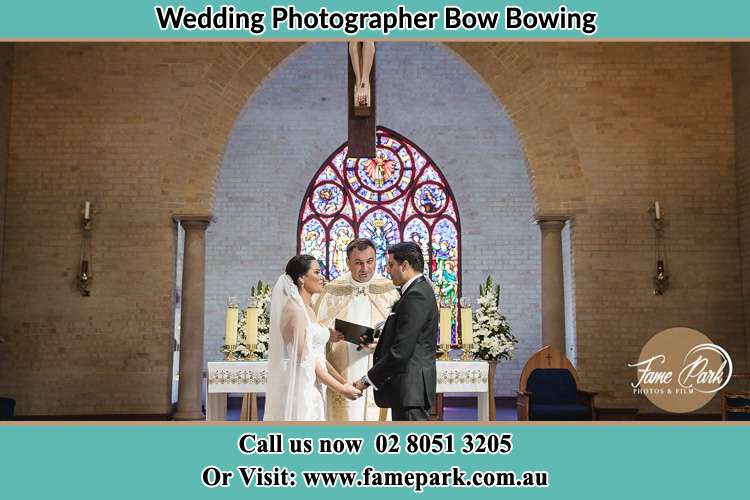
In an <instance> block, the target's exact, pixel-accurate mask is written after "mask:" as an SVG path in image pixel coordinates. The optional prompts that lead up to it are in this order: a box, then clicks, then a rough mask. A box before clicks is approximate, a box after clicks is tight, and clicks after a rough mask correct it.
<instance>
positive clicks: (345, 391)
mask: <svg viewBox="0 0 750 500" xmlns="http://www.w3.org/2000/svg"><path fill="white" fill-rule="evenodd" d="M340 392H341V394H342V395H343V396H344V397H345V398H346V399H349V400H352V401H354V400H355V399H358V398H359V397H360V396H362V389H359V388H357V387H356V385H352V384H345V385H344V387H342V389H341V391H340Z"/></svg>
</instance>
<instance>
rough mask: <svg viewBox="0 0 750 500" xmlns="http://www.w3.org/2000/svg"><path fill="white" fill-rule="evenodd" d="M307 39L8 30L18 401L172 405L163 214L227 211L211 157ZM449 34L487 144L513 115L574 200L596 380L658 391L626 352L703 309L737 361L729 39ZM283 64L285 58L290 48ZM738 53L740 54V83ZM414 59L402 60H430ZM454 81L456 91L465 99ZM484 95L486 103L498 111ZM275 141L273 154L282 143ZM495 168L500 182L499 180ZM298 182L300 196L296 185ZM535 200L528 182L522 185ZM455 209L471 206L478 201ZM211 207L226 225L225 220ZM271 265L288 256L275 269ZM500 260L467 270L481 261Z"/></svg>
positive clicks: (560, 189) (638, 402) (4, 355)
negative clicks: (59, 35) (83, 242)
mask: <svg viewBox="0 0 750 500" xmlns="http://www.w3.org/2000/svg"><path fill="white" fill-rule="evenodd" d="M405 45H409V44H405ZM297 47H299V44H249V43H248V44H245V43H243V44H67V45H66V44H18V45H16V50H15V54H14V76H13V85H12V111H11V123H12V128H11V134H10V146H9V149H10V152H9V163H8V181H7V198H8V205H7V211H6V214H5V215H6V217H5V228H6V240H5V245H4V250H3V254H4V255H3V277H2V297H3V299H2V304H1V305H0V329H1V331H2V335H3V336H5V337H6V342H5V343H4V344H3V347H2V348H0V366H2V369H3V374H2V378H1V379H0V393H3V394H5V395H9V396H12V397H15V398H16V399H17V400H18V407H17V410H18V413H19V414H25V415H34V414H37V415H44V414H84V413H163V412H166V411H168V407H169V400H170V398H169V383H170V380H171V377H170V371H169V366H170V359H171V352H170V345H171V340H170V339H171V336H172V327H173V324H172V317H173V316H172V305H173V294H174V282H175V243H174V241H175V232H174V227H173V224H172V222H171V215H172V214H173V213H176V212H183V213H185V212H191V213H200V212H210V211H211V210H212V209H213V208H214V201H216V202H217V204H216V209H217V212H219V211H220V208H221V206H220V204H219V201H220V197H219V196H217V197H216V200H214V193H215V192H216V193H217V195H219V194H220V193H222V192H224V191H223V190H221V189H217V188H219V187H220V186H219V185H218V184H216V183H217V182H218V183H220V182H223V175H224V174H223V172H222V176H218V175H217V174H218V172H219V168H220V166H221V165H222V161H223V153H224V152H225V151H226V152H227V156H226V160H227V161H230V160H231V157H230V155H231V150H232V148H231V147H229V148H228V147H227V146H228V142H227V141H228V139H229V138H230V137H232V135H233V134H235V133H237V131H238V130H239V129H238V128H233V127H235V124H238V123H242V119H241V117H242V116H243V115H242V113H243V109H244V110H245V111H244V112H249V113H252V112H253V106H254V105H255V102H254V101H255V100H254V99H253V100H249V99H250V97H251V96H253V93H254V91H255V89H256V88H257V87H258V86H259V85H260V84H261V83H263V82H265V81H268V82H270V81H271V80H270V79H269V80H265V79H266V78H267V77H268V75H269V74H271V75H272V76H271V78H273V73H272V72H273V71H274V70H275V69H276V68H277V67H278V66H279V64H280V63H281V62H282V61H283V60H284V59H285V58H286V57H287V56H288V55H290V54H291V53H292V52H293V51H294V50H295V49H296V48H297ZM447 47H448V48H449V49H450V50H452V51H453V52H455V53H456V54H457V55H458V56H460V57H461V58H462V59H464V60H465V61H466V62H467V63H468V64H469V65H470V66H471V67H472V68H473V70H474V71H476V75H477V77H478V79H480V80H481V81H482V82H483V83H484V84H485V85H486V86H487V88H488V89H489V91H490V92H487V93H486V94H484V95H485V96H486V95H488V94H489V95H490V96H491V94H492V93H494V94H495V96H497V99H498V100H499V102H500V103H502V113H501V112H498V113H496V114H495V115H494V116H497V121H496V122H494V123H487V122H482V123H481V124H480V125H481V127H476V129H477V130H483V131H489V130H495V131H497V134H498V135H497V136H496V141H497V144H496V147H497V148H500V149H502V145H503V144H506V140H509V139H510V138H511V137H512V134H511V133H510V131H511V130H512V129H511V128H510V127H508V126H507V125H506V124H507V122H504V121H503V119H504V118H503V116H505V117H507V119H508V120H509V122H510V124H512V126H513V128H514V129H515V132H514V133H515V135H516V137H517V140H518V143H520V148H521V151H522V153H523V156H525V163H526V164H527V165H528V167H527V168H528V178H529V181H530V187H531V189H530V192H531V199H533V207H534V208H535V210H536V211H538V212H540V213H546V214H548V213H566V214H570V215H572V216H573V217H574V221H573V224H572V231H571V232H570V240H571V247H572V252H571V258H570V260H571V262H572V263H573V264H572V273H571V275H570V277H571V283H574V285H575V311H576V318H575V319H576V321H575V328H576V335H577V343H576V346H575V347H576V357H577V362H578V368H579V371H580V374H581V377H582V379H583V380H584V383H585V386H586V388H587V389H589V390H595V391H599V392H600V394H601V397H600V404H601V405H604V406H614V405H619V406H638V407H641V408H643V409H645V410H652V409H653V407H652V406H651V405H650V404H649V403H647V402H645V400H643V399H642V398H635V397H633V396H632V394H631V393H630V391H629V385H628V384H629V382H630V381H631V380H632V379H633V376H634V373H633V371H632V369H629V368H627V363H628V362H632V361H633V360H635V359H636V358H637V356H638V352H639V351H640V348H641V346H642V345H643V344H644V343H645V342H646V340H647V339H648V338H650V337H651V336H652V335H653V334H654V333H656V332H658V331H660V330H662V329H664V328H667V327H671V326H677V325H681V326H690V327H693V328H697V329H699V330H701V331H703V332H705V333H706V334H707V335H709V336H710V337H711V338H712V339H713V340H714V341H716V342H718V343H720V344H721V345H723V346H725V347H727V349H728V350H729V351H730V353H731V354H732V356H733V358H734V359H735V362H736V364H738V365H744V364H745V359H746V351H745V349H746V348H745V346H746V338H745V328H744V317H743V299H742V286H741V278H740V274H741V273H740V271H741V265H740V252H739V231H738V227H739V226H740V222H739V220H738V213H739V214H744V212H745V206H746V203H745V201H744V200H745V199H744V198H743V195H744V196H747V195H746V191H747V190H746V188H744V187H743V186H745V183H744V180H743V179H744V167H743V165H745V164H746V162H744V160H743V158H745V156H746V155H744V153H743V152H742V151H744V150H743V149H742V148H741V147H740V148H738V155H737V159H738V161H739V163H740V166H741V169H740V171H739V172H738V171H737V169H735V147H734V144H735V137H734V134H735V127H737V131H738V132H737V133H738V143H739V142H740V141H739V137H740V134H741V132H740V130H744V129H742V123H744V122H743V120H738V123H739V125H738V124H737V123H735V119H734V110H735V109H739V108H740V107H741V103H742V102H744V101H742V100H741V99H740V98H736V99H735V103H734V109H733V100H732V88H733V83H732V53H731V48H730V46H729V45H727V44H662V45H660V44H611V45H607V44H594V43H592V44H588V43H587V44H448V45H447ZM305 50H309V51H313V50H314V48H310V49H305ZM384 50H387V49H384ZM410 50H416V49H410ZM425 50H427V51H428V53H430V52H429V49H425ZM736 50H741V51H745V52H746V48H744V47H743V48H741V49H736ZM432 53H434V54H437V55H439V57H442V58H444V60H445V62H446V64H450V63H451V61H454V60H453V59H450V58H448V57H447V56H445V55H444V51H442V49H441V50H435V51H433V52H432ZM735 54H737V53H735ZM741 54H744V52H741ZM303 55H304V51H302V52H301V53H300V56H299V57H300V58H301V57H303ZM415 55H417V56H419V55H420V54H415ZM422 55H424V54H422ZM742 57H746V56H744V55H743V56H742ZM300 60H301V59H300ZM418 63H419V64H418V65H417V66H416V68H423V69H426V67H427V66H429V64H428V61H425V60H422V61H418ZM287 64H288V65H292V64H295V58H292V59H289V61H288V63H287ZM743 64H745V63H744V62H742V61H739V62H738V61H737V56H736V55H735V64H734V66H735V77H736V80H737V81H739V82H742V81H743V80H741V79H737V78H741V77H737V75H739V74H740V71H739V69H738V68H741V67H743V66H742V65H743ZM284 67H285V66H280V67H278V72H279V73H281V72H282V71H283V70H284ZM403 71H404V73H403V74H404V75H405V76H406V77H408V78H418V77H419V76H420V74H419V73H418V72H414V71H411V70H403ZM380 75H381V76H382V73H380ZM453 77H454V76H451V75H450V74H445V75H442V78H445V79H446V80H447V79H449V78H453ZM466 78H469V77H468V76H467V77H466ZM470 80H471V79H470V78H469V79H468V80H466V81H470ZM415 85H418V86H421V85H424V83H422V82H420V83H418V84H415ZM737 85H738V84H735V87H737ZM301 87H302V86H300V91H302V90H303V89H302V88H301ZM438 88H440V87H438ZM472 88H477V87H476V86H475V87H472ZM480 88H481V87H480ZM291 89H292V90H294V89H295V88H294V87H291ZM462 90H463V89H461V88H455V89H452V93H453V94H454V95H457V96H458V95H459V94H460V92H462ZM393 91H394V92H403V93H405V94H404V95H408V91H409V89H408V88H406V89H399V88H398V86H396V87H394V90H393ZM736 94H737V95H738V96H740V95H741V92H736ZM260 95H261V93H258V96H260ZM294 97H295V96H294V95H291V96H288V99H287V100H285V101H284V102H282V103H280V104H279V105H280V106H283V107H293V106H298V110H299V114H301V115H307V111H306V110H309V109H310V108H312V109H315V110H318V109H322V107H324V104H322V103H317V102H316V103H315V104H313V103H312V102H304V103H303V102H300V103H295V102H294ZM478 99H479V97H477V95H475V94H471V95H466V96H463V95H461V96H460V97H456V98H454V99H453V100H451V101H449V104H450V108H449V109H450V110H451V111H452V110H453V108H454V107H458V108H459V109H466V108H464V107H463V106H464V104H463V103H464V102H465V101H468V104H469V105H473V106H476V105H477V103H478V102H481V101H479V100H478ZM424 100H425V101H427V102H425V103H421V104H423V105H425V106H426V108H425V109H430V106H432V107H433V108H434V107H435V106H438V105H439V101H438V100H437V99H436V98H434V97H430V98H426V99H424ZM436 101H437V102H436ZM248 103H249V105H248ZM459 104H460V105H459ZM246 105H248V107H245V106H246ZM415 107H417V106H415ZM446 109H448V108H446ZM493 109H497V107H494V108H493ZM742 109H744V108H742ZM382 112H383V113H387V112H388V111H387V108H386V109H383V110H382ZM487 113H488V114H486V115H485V116H487V117H490V116H492V110H491V109H490V110H488V111H487ZM386 116H387V115H384V116H383V118H385V117H386ZM391 117H392V120H393V121H392V122H391V126H392V128H394V129H395V130H398V131H399V132H402V133H403V134H405V135H406V136H408V137H410V138H411V139H413V140H414V141H415V142H416V143H417V144H419V145H420V146H422V147H423V148H424V149H425V150H426V151H427V152H428V153H429V154H431V155H433V157H434V158H435V160H436V162H438V164H439V165H440V166H441V167H442V168H443V170H444V171H445V172H446V175H447V176H448V179H449V181H451V183H452V186H453V189H454V190H455V191H456V192H457V196H458V197H459V203H460V204H461V205H462V206H464V205H465V204H466V203H470V202H468V201H464V200H463V199H462V198H461V196H464V195H461V194H458V193H459V192H465V193H468V192H470V190H471V189H474V187H473V186H471V185H470V184H464V183H463V182H467V181H463V182H462V181H461V179H460V178H457V177H452V176H455V175H456V172H459V171H458V170H453V168H454V167H453V165H455V161H456V158H458V157H459V155H458V154H456V152H455V151H456V150H455V149H453V150H451V149H449V148H447V147H445V146H444V145H441V144H435V142H434V141H433V140H432V139H431V138H430V137H428V136H427V131H429V130H436V129H435V128H432V129H430V128H429V127H427V128H421V127H417V126H415V125H414V124H411V123H409V122H408V121H407V120H404V119H403V116H402V115H399V114H398V113H396V112H395V111H392V114H391ZM312 118H314V115H313V116H312ZM431 118H432V120H431V121H432V122H434V123H435V125H434V127H439V126H440V125H441V124H442V125H443V127H444V128H443V129H441V130H445V131H451V132H456V133H458V134H463V136H464V138H466V137H467V136H468V138H469V139H473V138H472V137H471V134H468V133H466V132H465V131H464V130H455V128H454V127H451V126H450V125H451V123H452V121H449V120H448V118H446V113H442V114H441V115H437V116H433V117H431ZM459 118H460V119H464V117H460V116H459ZM450 119H451V120H452V116H451V117H450ZM381 123H383V124H385V125H388V123H386V122H385V121H381ZM472 130H473V128H472ZM315 132H316V133H318V134H320V135H321V137H326V136H327V134H329V131H327V130H323V131H320V130H316V131H315ZM283 133H284V130H283V129H282V130H280V131H279V133H278V134H277V136H281V137H283V135H284V134H283ZM271 139H272V140H277V139H276V138H274V137H272V138H271ZM278 140H279V144H280V146H279V148H278V151H277V152H279V154H280V152H281V151H288V148H282V147H281V146H283V140H282V139H280V138H279V139H278ZM482 140H485V139H482ZM340 142H341V140H340V139H339V138H336V140H335V141H333V143H325V144H324V143H323V141H321V142H320V144H317V145H315V146H314V149H312V150H311V155H310V156H312V157H313V158H316V160H315V161H312V159H311V164H310V165H309V166H308V163H305V167H304V168H305V169H306V170H305V171H304V172H303V174H304V175H302V174H300V178H301V179H303V181H301V183H302V185H303V187H304V184H305V182H307V180H308V179H309V178H310V175H311V172H312V170H314V168H315V166H317V164H318V162H319V158H320V157H321V156H325V154H326V153H327V152H329V151H330V150H331V149H332V148H333V147H335V146H336V145H338V143H340ZM491 142H492V141H491V140H487V144H490V143H491ZM745 142H746V141H745ZM511 145H512V144H511ZM441 147H443V148H444V149H443V150H442V151H444V152H441ZM313 153H314V154H313ZM278 158H281V159H283V157H281V156H279V157H278ZM515 158H517V156H516V157H515ZM743 162H744V163H743ZM487 168H489V167H487ZM451 172H453V173H451ZM496 175H498V174H495V175H494V176H493V177H492V178H493V179H494V180H493V181H492V182H495V183H497V182H499V181H498V180H497V179H498V177H497V176H496ZM738 178H739V180H740V183H739V185H740V186H741V187H742V189H741V190H740V192H739V197H738V190H737V186H738ZM251 188H252V189H251ZM258 188H260V189H263V185H262V182H259V186H252V187H251V186H248V189H247V190H245V193H251V192H254V191H255V190H257V189H258ZM294 189H302V188H297V187H295V188H294ZM292 194H293V195H294V196H292V198H293V199H294V200H295V201H294V202H293V203H292V206H293V208H294V209H293V210H292V212H296V210H297V208H298V204H299V201H298V200H299V196H301V192H300V191H295V192H294V193H292ZM245 196H252V195H250V194H245ZM85 199H91V200H92V201H93V202H94V203H95V205H96V206H97V208H98V209H99V213H98V214H97V217H96V223H95V224H96V229H95V233H94V241H93V243H94V273H95V277H94V288H93V295H92V297H90V298H86V299H84V298H81V297H80V296H79V295H77V293H76V291H75V288H74V286H73V280H74V276H75V268H76V262H77V259H78V252H79V246H80V231H79V228H78V221H77V211H78V210H79V208H80V206H81V204H82V203H83V201H84V200H85ZM526 199H527V195H526V197H520V198H519V203H527V201H523V200H526ZM654 199H659V200H660V201H661V203H662V206H663V207H664V208H665V210H666V219H667V222H668V227H667V243H668V245H669V256H668V271H669V273H670V275H671V277H672V287H671V289H670V290H669V291H668V292H667V294H666V295H664V296H662V297H654V296H653V295H652V293H651V288H652V285H651V276H652V274H653V271H654V265H655V263H654V257H653V230H652V229H651V227H650V225H649V217H648V214H647V212H646V210H647V209H648V207H649V204H650V203H651V202H652V201H653V200H654ZM498 203H499V204H501V202H500V201H498ZM738 203H739V206H740V212H738ZM527 206H529V205H527ZM500 208H501V207H500ZM462 217H463V218H464V219H466V218H467V217H468V218H470V217H471V215H470V212H469V211H468V209H463V210H462ZM265 222H266V223H270V222H272V221H271V220H270V219H267V220H265ZM282 223H283V224H289V222H282ZM482 223H483V224H486V225H489V226H491V225H492V224H493V221H489V220H488V221H486V222H484V221H483V222H482ZM216 224H217V226H216V227H217V229H216V231H218V226H219V224H221V220H217V223H216ZM483 227H486V226H483ZM742 227H743V229H744V227H745V224H744V219H743V223H742ZM534 230H536V228H534ZM210 231H214V229H213V228H212V229H211V230H210ZM529 234H531V233H529ZM480 235H481V236H482V237H485V236H484V234H483V233H482V232H481V231H480ZM470 237H471V236H470V235H467V234H465V235H464V238H470ZM530 237H531V236H530ZM534 237H536V236H534ZM209 241H211V240H209ZM292 241H293V240H292ZM468 241H469V240H467V239H465V243H468ZM476 241H479V240H476ZM528 248H529V249H531V246H529V247H528ZM290 249H293V243H291V242H290ZM529 251H531V250H529ZM286 254H287V252H284V255H286ZM226 260H227V261H228V260H229V258H228V257H226ZM498 267H500V266H498ZM239 268H240V269H242V268H243V267H242V266H240V267H239ZM275 269H278V264H274V265H273V269H270V267H269V269H268V271H272V270H275ZM488 270H490V269H476V270H474V271H471V272H474V273H476V275H477V276H481V275H483V274H485V273H486V271H488ZM498 274H499V273H498ZM530 274H532V273H530ZM249 278H251V279H254V277H249ZM526 283H528V286H529V288H528V289H527V290H532V289H533V287H537V289H538V286H539V285H538V283H539V277H538V275H537V276H530V277H529V278H528V280H527V281H526ZM209 326H210V325H209ZM713 407H714V408H715V405H714V406H713Z"/></svg>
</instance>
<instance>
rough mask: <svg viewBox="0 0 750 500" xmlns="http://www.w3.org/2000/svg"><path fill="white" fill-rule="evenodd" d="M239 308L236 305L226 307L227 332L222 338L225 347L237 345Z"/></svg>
mask: <svg viewBox="0 0 750 500" xmlns="http://www.w3.org/2000/svg"><path fill="white" fill-rule="evenodd" d="M239 312H240V310H239V308H238V307H237V305H236V304H230V305H228V306H227V332H226V335H225V336H224V344H225V345H237V325H238V324H239Z"/></svg>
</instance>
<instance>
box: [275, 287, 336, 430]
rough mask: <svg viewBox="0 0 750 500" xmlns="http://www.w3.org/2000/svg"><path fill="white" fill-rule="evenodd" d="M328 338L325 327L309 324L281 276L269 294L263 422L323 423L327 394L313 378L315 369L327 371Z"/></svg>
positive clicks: (296, 293) (293, 290) (297, 298)
mask: <svg viewBox="0 0 750 500" xmlns="http://www.w3.org/2000/svg"><path fill="white" fill-rule="evenodd" d="M282 329H283V331H284V332H285V335H283V334H282ZM328 338H329V331H328V328H326V327H324V326H323V325H321V324H319V323H313V322H312V321H310V317H309V315H308V313H307V308H306V307H305V305H304V303H303V302H302V297H300V295H299V290H297V287H296V286H295V285H294V283H293V282H292V280H291V278H289V276H287V275H282V276H281V277H280V278H279V280H278V281H277V282H276V286H274V289H273V294H272V295H271V325H270V330H269V340H268V343H269V345H268V371H269V374H268V385H267V390H266V409H265V415H264V418H263V420H265V421H324V420H326V401H325V394H326V391H325V387H324V386H323V384H321V383H320V382H319V381H318V379H317V377H316V375H315V367H316V365H319V366H321V367H322V368H323V369H325V368H326V354H325V349H326V342H327V341H328Z"/></svg>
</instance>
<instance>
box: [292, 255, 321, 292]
mask: <svg viewBox="0 0 750 500" xmlns="http://www.w3.org/2000/svg"><path fill="white" fill-rule="evenodd" d="M313 261H315V257H313V256H312V255H307V254H302V255H295V256H294V257H292V258H291V259H289V262H287V263H286V269H285V270H284V272H286V274H288V275H289V277H290V278H292V281H293V282H294V284H295V285H297V286H299V283H298V282H297V280H298V279H300V278H301V277H302V276H304V275H305V274H307V271H309V270H310V267H311V266H312V263H313Z"/></svg>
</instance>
